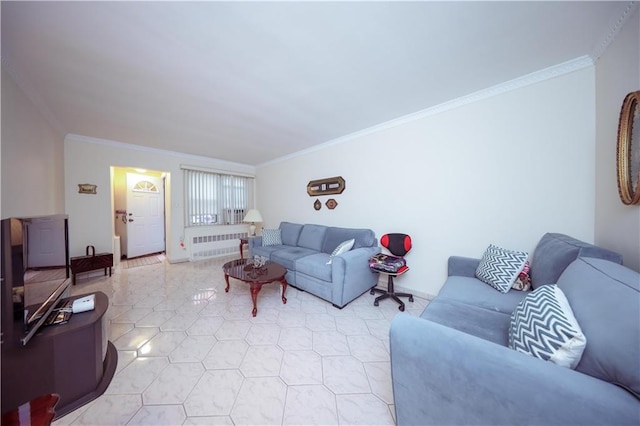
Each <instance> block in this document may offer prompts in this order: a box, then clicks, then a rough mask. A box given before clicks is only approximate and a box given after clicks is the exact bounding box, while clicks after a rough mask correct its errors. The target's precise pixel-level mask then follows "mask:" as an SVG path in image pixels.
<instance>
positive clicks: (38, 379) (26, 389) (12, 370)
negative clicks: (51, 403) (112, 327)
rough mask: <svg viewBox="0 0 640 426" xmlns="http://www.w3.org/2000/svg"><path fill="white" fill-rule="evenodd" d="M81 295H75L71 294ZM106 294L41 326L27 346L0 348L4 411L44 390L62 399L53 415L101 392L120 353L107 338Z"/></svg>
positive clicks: (74, 406)
mask: <svg viewBox="0 0 640 426" xmlns="http://www.w3.org/2000/svg"><path fill="white" fill-rule="evenodd" d="M77 297H82V296H74V297H73V298H74V299H75V298H77ZM108 306H109V299H108V297H107V296H106V295H105V294H104V293H102V292H97V293H95V309H94V310H93V311H87V312H82V313H77V314H73V315H72V316H71V318H70V319H69V322H68V323H66V324H62V325H55V326H50V327H43V328H41V329H40V331H39V332H38V333H37V334H36V335H35V336H34V337H33V338H32V339H31V340H30V341H29V343H28V344H27V345H26V346H13V347H8V346H7V345H3V351H2V413H5V412H7V411H10V410H12V409H14V408H16V407H18V406H20V405H21V404H23V403H25V402H27V401H30V400H32V399H34V398H37V397H39V396H41V395H44V394H50V393H56V394H58V395H59V396H60V401H59V402H58V405H57V407H56V418H58V417H60V416H63V415H65V414H67V413H68V412H69V411H72V410H74V409H76V408H78V407H80V406H82V405H84V404H86V403H87V402H89V401H91V400H93V399H95V398H96V397H98V396H100V395H101V394H103V393H104V391H105V390H106V388H107V386H108V385H109V383H110V382H111V379H112V378H113V375H114V373H115V369H116V364H117V360H118V353H117V351H116V349H115V347H114V346H113V344H112V343H111V342H109V341H108V340H107V330H106V325H107V319H106V318H105V316H104V315H105V313H106V311H107V308H108Z"/></svg>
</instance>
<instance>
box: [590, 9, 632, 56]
mask: <svg viewBox="0 0 640 426" xmlns="http://www.w3.org/2000/svg"><path fill="white" fill-rule="evenodd" d="M637 8H638V2H636V1H630V2H628V3H627V4H626V5H625V6H624V7H623V8H622V9H621V12H620V16H619V17H618V19H617V20H615V22H614V23H613V26H612V27H611V29H610V30H609V32H608V33H607V34H606V35H605V36H604V37H603V39H602V41H600V43H598V44H597V45H596V46H595V47H594V48H593V50H592V51H591V55H590V56H591V58H593V62H598V60H599V59H600V57H601V56H602V55H604V53H605V52H606V51H607V49H608V48H609V45H611V43H612V42H613V40H615V38H616V36H617V35H618V33H619V32H620V30H621V29H622V27H624V24H625V23H626V22H627V21H628V20H629V18H630V17H631V16H632V15H633V13H634V12H635V11H636V9H637Z"/></svg>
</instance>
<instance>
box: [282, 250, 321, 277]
mask: <svg viewBox="0 0 640 426" xmlns="http://www.w3.org/2000/svg"><path fill="white" fill-rule="evenodd" d="M282 247H284V248H283V249H282V250H277V251H274V252H273V253H271V260H272V261H274V262H276V263H279V264H280V265H282V266H284V267H285V268H287V269H289V270H291V271H295V270H296V266H295V263H296V260H297V259H300V258H301V257H305V256H309V255H311V254H316V253H317V251H315V250H311V249H307V248H304V247H289V246H282Z"/></svg>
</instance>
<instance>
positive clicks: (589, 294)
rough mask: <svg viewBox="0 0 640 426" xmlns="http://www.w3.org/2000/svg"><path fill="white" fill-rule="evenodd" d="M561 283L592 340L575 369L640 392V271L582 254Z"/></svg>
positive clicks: (637, 395) (634, 392)
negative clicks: (585, 256)
mask: <svg viewBox="0 0 640 426" xmlns="http://www.w3.org/2000/svg"><path fill="white" fill-rule="evenodd" d="M558 286H559V287H560V288H561V289H562V290H563V291H564V293H565V294H566V295H567V299H569V303H571V308H572V309H573V313H574V315H575V316H576V319H577V320H578V322H579V323H580V326H581V327H582V331H583V332H584V334H585V335H586V336H587V340H588V344H587V347H586V349H585V351H584V354H583V355H582V360H581V361H580V363H579V364H578V366H577V367H576V370H577V371H581V372H583V373H586V374H589V375H590V376H594V377H597V378H600V379H602V380H606V381H608V382H610V383H615V384H617V385H619V386H622V387H624V388H626V389H628V390H629V391H631V392H632V393H633V394H635V395H636V397H638V398H640V274H638V273H637V272H635V271H632V270H631V269H628V268H625V267H624V266H622V265H618V264H616V263H612V262H607V261H605V260H601V259H594V258H578V259H576V260H575V261H573V262H572V263H571V264H570V265H569V266H568V267H567V268H566V269H565V271H564V272H563V273H562V275H561V276H560V278H559V279H558Z"/></svg>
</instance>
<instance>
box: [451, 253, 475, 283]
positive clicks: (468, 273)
mask: <svg viewBox="0 0 640 426" xmlns="http://www.w3.org/2000/svg"><path fill="white" fill-rule="evenodd" d="M479 264H480V259H474V258H471V257H462V256H451V257H449V264H448V267H449V269H448V276H453V275H459V276H461V277H471V278H474V277H475V276H476V269H478V265H479Z"/></svg>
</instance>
